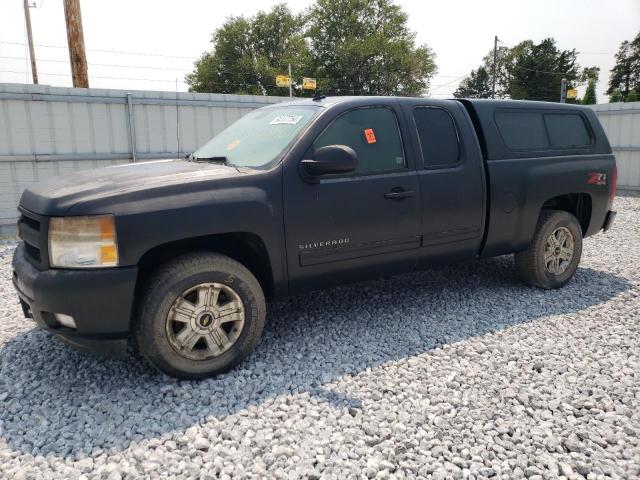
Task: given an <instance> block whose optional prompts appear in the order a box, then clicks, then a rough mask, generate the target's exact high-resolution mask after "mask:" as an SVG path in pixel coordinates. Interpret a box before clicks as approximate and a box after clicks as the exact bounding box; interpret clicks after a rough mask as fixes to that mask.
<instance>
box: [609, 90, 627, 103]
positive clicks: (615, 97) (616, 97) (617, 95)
mask: <svg viewBox="0 0 640 480" xmlns="http://www.w3.org/2000/svg"><path fill="white" fill-rule="evenodd" d="M622 101H624V98H623V97H622V92H621V91H620V89H619V88H616V89H615V90H614V91H612V92H611V94H610V95H609V102H610V103H616V102H622Z"/></svg>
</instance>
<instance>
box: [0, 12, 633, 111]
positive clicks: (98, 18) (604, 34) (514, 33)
mask: <svg viewBox="0 0 640 480" xmlns="http://www.w3.org/2000/svg"><path fill="white" fill-rule="evenodd" d="M29 2H30V3H32V4H35V6H34V7H33V8H31V9H30V12H31V22H32V26H33V36H34V43H35V44H36V47H35V52H36V59H37V62H38V73H39V77H40V83H41V84H47V85H54V86H71V75H70V70H69V61H68V60H69V57H68V52H67V48H66V30H65V22H64V11H63V7H62V0H29ZM276 3H280V2H278V1H274V0H260V1H258V0H234V1H231V2H229V1H215V0H180V1H175V0H174V1H170V0H126V1H125V0H81V9H82V21H83V28H84V38H85V46H86V48H87V61H88V63H89V81H90V86H92V87H98V88H118V89H131V90H134V89H135V90H169V91H175V90H176V88H177V89H178V90H179V91H186V90H187V86H186V85H185V83H184V81H183V80H184V75H185V74H186V73H189V72H190V71H192V70H193V62H194V61H195V60H196V59H197V58H198V57H199V56H200V55H201V54H202V53H203V52H204V51H206V50H210V49H211V43H210V41H211V35H212V33H213V31H214V30H215V29H216V28H217V27H219V26H220V25H221V24H222V23H223V22H224V21H225V19H226V18H228V17H229V16H239V15H245V16H250V15H253V14H255V13H256V12H258V11H259V10H268V9H269V8H270V7H271V6H272V5H274V4H276ZM286 3H288V5H289V6H290V7H291V9H292V10H293V11H294V12H301V11H303V10H304V9H305V8H307V7H308V5H310V2H308V1H302V0H288V1H287V2H286ZM396 3H398V4H399V5H401V6H402V8H403V9H404V11H405V12H406V13H407V14H408V15H409V28H410V29H411V30H412V31H414V32H415V33H416V42H417V43H418V44H427V45H428V46H429V47H431V49H432V50H433V51H434V52H435V53H436V63H437V65H438V73H437V75H436V76H435V77H434V78H433V79H432V81H431V89H430V91H429V96H432V97H435V98H447V97H450V96H452V94H453V92H454V91H455V89H456V87H457V85H458V83H459V82H460V80H461V79H462V77H463V76H465V75H467V74H468V73H469V72H470V71H471V69H474V68H477V67H478V66H479V65H480V64H481V62H482V58H483V57H484V56H485V55H486V54H487V53H488V52H489V51H490V50H492V48H493V39H494V35H497V36H498V38H499V40H500V42H501V44H502V45H506V46H512V45H515V44H517V43H518V42H520V41H522V40H525V39H532V40H533V41H535V42H539V41H540V40H542V39H543V38H546V37H554V38H555V39H556V40H557V43H558V46H559V47H560V48H562V49H571V48H575V49H576V50H577V51H578V52H579V55H578V62H579V63H580V65H581V66H583V67H585V66H598V67H600V70H601V71H600V82H599V84H598V89H597V93H598V103H603V102H606V101H607V98H606V96H605V95H604V91H605V90H606V89H607V84H608V78H609V71H610V70H611V68H612V67H613V65H614V54H615V53H616V52H617V50H618V47H619V46H620V43H621V42H622V41H623V40H632V39H633V38H634V37H635V35H636V34H637V33H638V32H639V31H640V0H482V1H480V0H456V1H443V0H438V1H432V0H423V1H419V0H397V2H396ZM27 59H28V50H27V48H26V29H25V22H24V10H23V0H0V82H17V83H31V73H30V68H29V62H28V60H27ZM283 73H285V72H283ZM559 89H560V86H559V85H558V91H559ZM580 90H581V93H582V91H583V89H580ZM286 93H287V92H286V91H285V89H283V95H285V94H286Z"/></svg>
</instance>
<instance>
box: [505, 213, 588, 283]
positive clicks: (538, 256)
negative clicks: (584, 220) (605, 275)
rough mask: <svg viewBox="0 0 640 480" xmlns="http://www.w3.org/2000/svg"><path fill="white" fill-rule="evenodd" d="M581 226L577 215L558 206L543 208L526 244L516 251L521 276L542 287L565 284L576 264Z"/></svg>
mask: <svg viewBox="0 0 640 480" xmlns="http://www.w3.org/2000/svg"><path fill="white" fill-rule="evenodd" d="M581 255H582V229H581V227H580V224H579V223H578V220H577V219H576V217H574V216H573V215H571V214H570V213H568V212H564V211H560V210H543V211H542V213H541V214H540V218H539V219H538V225H537V227H536V231H535V233H534V235H533V240H532V241H531V245H529V248H527V250H525V251H523V252H519V253H516V254H515V261H516V268H517V270H518V274H519V276H520V278H522V280H524V281H525V282H527V283H530V284H532V285H536V286H538V287H542V288H547V289H551V288H560V287H562V286H564V285H565V284H566V283H567V282H568V281H569V280H571V277H573V274H574V273H575V272H576V270H577V268H578V264H579V263H580V257H581Z"/></svg>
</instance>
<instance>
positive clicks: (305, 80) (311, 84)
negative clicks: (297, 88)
mask: <svg viewBox="0 0 640 480" xmlns="http://www.w3.org/2000/svg"><path fill="white" fill-rule="evenodd" d="M302 88H304V89H305V90H315V89H316V79H315V78H309V77H302Z"/></svg>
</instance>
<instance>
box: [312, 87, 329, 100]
mask: <svg viewBox="0 0 640 480" xmlns="http://www.w3.org/2000/svg"><path fill="white" fill-rule="evenodd" d="M323 98H327V96H326V95H325V94H324V93H322V92H321V91H320V90H316V93H314V94H313V101H314V102H319V101H320V100H322V99H323Z"/></svg>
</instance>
